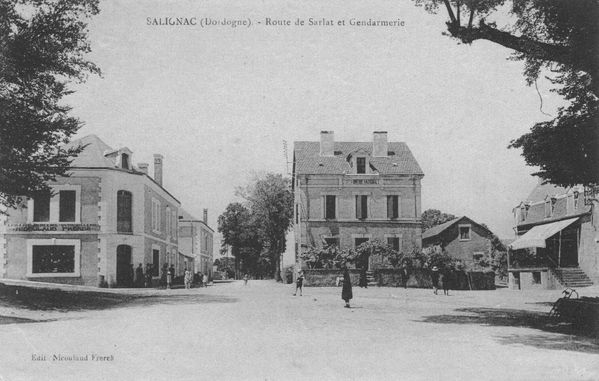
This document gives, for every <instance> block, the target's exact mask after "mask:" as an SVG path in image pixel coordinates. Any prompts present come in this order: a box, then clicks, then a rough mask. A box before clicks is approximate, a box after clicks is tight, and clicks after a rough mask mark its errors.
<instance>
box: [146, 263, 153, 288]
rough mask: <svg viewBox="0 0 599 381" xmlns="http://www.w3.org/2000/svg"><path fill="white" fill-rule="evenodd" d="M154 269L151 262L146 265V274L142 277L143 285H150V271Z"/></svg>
mask: <svg viewBox="0 0 599 381" xmlns="http://www.w3.org/2000/svg"><path fill="white" fill-rule="evenodd" d="M153 271H154V267H153V265H152V264H150V263H148V264H147V265H146V276H145V279H144V286H146V288H147V287H152V272H153Z"/></svg>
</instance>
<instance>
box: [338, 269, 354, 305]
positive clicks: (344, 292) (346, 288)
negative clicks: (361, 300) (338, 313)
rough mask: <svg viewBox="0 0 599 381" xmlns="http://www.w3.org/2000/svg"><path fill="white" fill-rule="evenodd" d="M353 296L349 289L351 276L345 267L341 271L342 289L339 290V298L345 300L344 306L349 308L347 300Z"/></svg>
mask: <svg viewBox="0 0 599 381" xmlns="http://www.w3.org/2000/svg"><path fill="white" fill-rule="evenodd" d="M353 297H354V295H353V294H352V290H351V278H350V277H349V270H348V269H347V268H346V269H345V271H344V272H343V289H342V290H341V299H343V300H345V308H349V301H350V300H351V299H352V298H353Z"/></svg>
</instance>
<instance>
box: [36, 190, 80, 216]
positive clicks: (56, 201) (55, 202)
mask: <svg viewBox="0 0 599 381" xmlns="http://www.w3.org/2000/svg"><path fill="white" fill-rule="evenodd" d="M51 190H52V193H53V194H54V195H53V196H52V197H51V198H50V218H49V220H48V221H47V222H37V221H33V208H34V204H35V202H34V200H33V198H29V200H27V223H28V224H58V223H60V224H80V223H81V185H71V184H61V185H53V186H51ZM65 190H71V191H75V221H59V219H60V218H59V214H60V191H65Z"/></svg>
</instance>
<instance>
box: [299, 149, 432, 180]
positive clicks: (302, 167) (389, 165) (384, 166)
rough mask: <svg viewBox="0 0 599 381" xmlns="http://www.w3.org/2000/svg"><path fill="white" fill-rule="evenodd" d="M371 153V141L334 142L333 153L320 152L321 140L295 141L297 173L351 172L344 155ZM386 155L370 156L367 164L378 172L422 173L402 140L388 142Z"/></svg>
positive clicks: (385, 173)
mask: <svg viewBox="0 0 599 381" xmlns="http://www.w3.org/2000/svg"><path fill="white" fill-rule="evenodd" d="M360 150H361V151H364V152H366V153H368V154H369V155H372V142H335V146H334V151H335V155H334V156H320V142H306V141H299V142H295V143H294V148H293V151H294V160H295V173H296V174H342V173H352V172H353V169H352V168H351V166H350V165H349V163H348V162H347V156H348V155H349V154H351V153H353V152H356V151H360ZM388 151H389V153H391V154H390V155H389V156H387V157H370V164H371V165H372V166H373V167H374V168H375V169H376V170H377V171H378V172H379V173H380V174H381V175H387V174H398V175H399V174H401V175H421V176H422V175H424V173H423V172H422V169H421V168H420V166H419V165H418V162H417V161H416V159H415V158H414V156H413V155H412V152H411V151H410V149H409V148H408V145H407V144H406V143H404V142H389V145H388Z"/></svg>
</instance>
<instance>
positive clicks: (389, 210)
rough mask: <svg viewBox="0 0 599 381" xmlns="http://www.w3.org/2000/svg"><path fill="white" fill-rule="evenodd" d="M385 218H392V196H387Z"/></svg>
mask: <svg viewBox="0 0 599 381" xmlns="http://www.w3.org/2000/svg"><path fill="white" fill-rule="evenodd" d="M387 218H393V196H387Z"/></svg>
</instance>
